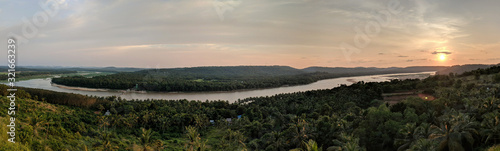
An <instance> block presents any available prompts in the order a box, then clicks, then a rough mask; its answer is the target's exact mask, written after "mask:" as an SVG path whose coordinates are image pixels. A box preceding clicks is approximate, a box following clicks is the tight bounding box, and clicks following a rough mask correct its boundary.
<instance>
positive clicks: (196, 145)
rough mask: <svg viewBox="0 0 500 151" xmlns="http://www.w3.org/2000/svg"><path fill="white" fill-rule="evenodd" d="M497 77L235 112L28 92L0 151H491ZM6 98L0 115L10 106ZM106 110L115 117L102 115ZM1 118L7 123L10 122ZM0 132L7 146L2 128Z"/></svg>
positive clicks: (330, 94) (498, 133) (375, 87)
mask: <svg viewBox="0 0 500 151" xmlns="http://www.w3.org/2000/svg"><path fill="white" fill-rule="evenodd" d="M498 69H499V68H498V67H493V68H490V69H484V70H480V71H473V72H470V73H473V75H461V76H455V75H450V76H444V75H440V76H433V77H430V78H427V79H424V80H405V81H398V80H393V81H390V82H381V83H363V82H359V83H356V84H353V85H351V86H341V87H338V88H334V89H329V90H316V91H307V92H300V93H291V94H279V95H275V96H272V97H257V98H247V99H244V100H240V101H238V102H237V103H232V104H231V103H228V102H226V101H210V102H200V101H187V100H145V101H139V100H128V101H127V100H122V99H120V98H116V97H108V98H88V97H86V96H81V95H76V94H66V93H55V92H51V91H46V90H37V89H25V90H24V91H19V92H18V93H19V97H21V98H22V99H20V100H19V101H18V102H17V103H18V104H19V106H18V108H19V110H18V114H17V115H16V118H17V119H18V123H16V124H17V125H18V126H19V129H18V131H17V132H18V133H17V136H18V137H17V138H16V141H17V142H18V143H16V144H10V143H1V144H0V150H224V151H226V150H307V151H315V150H368V151H371V150H406V149H411V150H454V151H455V150H487V149H488V148H491V150H494V149H493V146H495V144H499V143H500V121H499V119H500V100H499V99H498V98H499V97H500V91H499V88H500V73H498ZM477 74H479V76H477ZM0 88H1V89H5V88H6V87H5V86H1V87H0ZM414 90H418V91H422V92H425V93H427V94H430V95H433V96H435V97H436V98H437V99H436V100H433V101H424V100H422V99H420V98H407V99H404V100H402V101H401V102H399V103H397V104H394V105H388V104H386V103H384V102H383V100H382V99H383V97H382V94H383V93H394V92H404V91H414ZM2 92H6V91H2ZM2 95H3V96H2V98H1V101H2V103H1V106H0V107H1V108H7V104H8V103H7V98H6V97H5V95H7V94H6V93H4V94H2ZM66 98H71V99H66ZM47 102H50V103H47ZM75 102H79V103H75ZM87 102H88V103H87ZM57 104H61V105H57ZM107 110H109V111H110V113H111V114H110V115H107V116H106V115H103V113H104V112H105V111H107ZM238 115H241V119H238V118H237V117H238ZM0 116H1V119H0V125H6V124H7V117H6V116H7V114H6V113H5V112H0ZM227 118H231V119H232V120H231V122H228V121H227V120H226V119H227ZM210 120H214V123H213V124H212V123H211V122H210ZM0 129H1V134H0V135H1V137H2V138H6V137H7V136H6V127H4V126H2V127H0ZM495 148H496V150H498V148H499V147H498V146H497V147H495Z"/></svg>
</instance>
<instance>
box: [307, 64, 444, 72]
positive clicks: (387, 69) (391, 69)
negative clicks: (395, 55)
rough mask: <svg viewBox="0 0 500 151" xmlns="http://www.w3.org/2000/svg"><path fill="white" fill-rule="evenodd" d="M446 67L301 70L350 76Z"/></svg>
mask: <svg viewBox="0 0 500 151" xmlns="http://www.w3.org/2000/svg"><path fill="white" fill-rule="evenodd" d="M446 68H448V67H445V66H414V67H406V68H399V67H391V68H375V67H371V68H364V67H357V68H344V67H309V68H305V69H302V70H303V71H305V72H310V73H311V72H327V73H339V74H343V73H350V74H360V73H377V74H384V73H388V74H389V73H412V72H425V71H440V70H443V69H446Z"/></svg>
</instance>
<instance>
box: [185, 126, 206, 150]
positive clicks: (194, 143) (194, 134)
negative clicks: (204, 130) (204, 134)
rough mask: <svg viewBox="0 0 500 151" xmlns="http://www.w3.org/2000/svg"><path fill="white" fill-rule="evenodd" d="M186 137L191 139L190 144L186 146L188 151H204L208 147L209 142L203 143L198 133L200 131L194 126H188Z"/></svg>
mask: <svg viewBox="0 0 500 151" xmlns="http://www.w3.org/2000/svg"><path fill="white" fill-rule="evenodd" d="M186 131H187V133H186V136H187V137H188V139H189V142H187V143H186V145H184V146H185V147H186V150H188V151H194V150H197V151H204V150H206V149H207V148H208V147H207V145H206V143H207V141H208V140H205V141H202V140H201V138H200V134H199V133H198V130H196V128H195V127H193V126H188V127H186Z"/></svg>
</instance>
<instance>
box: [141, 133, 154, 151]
mask: <svg viewBox="0 0 500 151" xmlns="http://www.w3.org/2000/svg"><path fill="white" fill-rule="evenodd" d="M141 131H142V134H141V136H140V138H139V141H140V143H141V145H142V148H143V150H144V151H148V150H151V147H150V146H149V145H150V144H151V142H152V141H151V136H152V134H153V133H152V131H151V129H148V130H146V129H144V128H141Z"/></svg>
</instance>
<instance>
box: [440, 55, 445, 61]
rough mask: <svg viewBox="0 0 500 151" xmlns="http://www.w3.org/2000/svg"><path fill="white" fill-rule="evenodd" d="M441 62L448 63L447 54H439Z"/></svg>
mask: <svg viewBox="0 0 500 151" xmlns="http://www.w3.org/2000/svg"><path fill="white" fill-rule="evenodd" d="M438 57H439V61H446V54H439V55H438Z"/></svg>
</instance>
